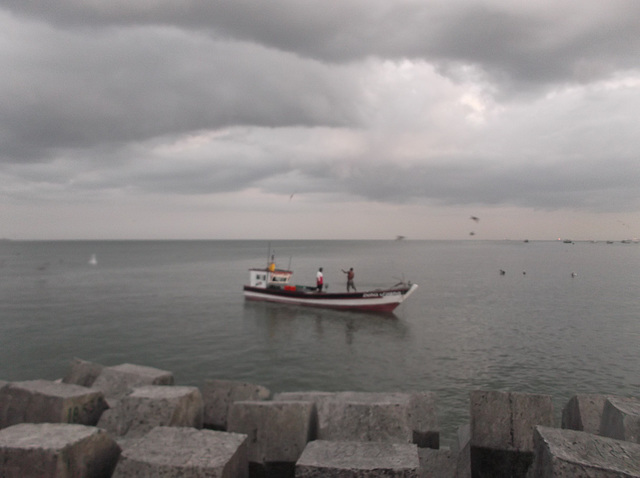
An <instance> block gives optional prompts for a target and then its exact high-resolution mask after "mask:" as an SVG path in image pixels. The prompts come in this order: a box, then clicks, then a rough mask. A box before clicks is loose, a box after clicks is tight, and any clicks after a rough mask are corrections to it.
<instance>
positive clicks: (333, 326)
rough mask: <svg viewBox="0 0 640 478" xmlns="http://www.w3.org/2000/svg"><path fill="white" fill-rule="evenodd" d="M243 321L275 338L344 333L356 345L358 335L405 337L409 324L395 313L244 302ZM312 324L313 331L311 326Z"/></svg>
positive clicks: (307, 337)
mask: <svg viewBox="0 0 640 478" xmlns="http://www.w3.org/2000/svg"><path fill="white" fill-rule="evenodd" d="M244 319H245V320H251V321H254V322H256V323H257V324H258V325H259V326H260V325H263V326H264V327H265V328H266V329H267V333H268V336H269V337H270V338H272V339H278V340H281V339H285V340H286V339H290V340H291V341H292V342H293V341H294V340H303V341H304V340H306V339H309V338H311V337H309V334H313V336H314V338H315V339H322V338H325V337H326V336H327V335H334V334H335V331H336V330H339V329H342V330H343V331H344V337H345V343H346V344H347V345H350V344H353V342H354V340H355V339H356V337H357V335H358V334H363V335H374V336H384V338H385V340H390V339H391V340H402V339H404V338H406V336H407V334H408V329H407V326H406V324H405V323H404V322H403V321H401V320H400V319H398V317H397V316H396V315H395V314H394V313H393V312H386V313H382V312H381V313H371V312H359V311H351V310H349V311H341V310H332V309H320V308H314V307H305V306H298V305H287V304H277V303H272V302H256V301H245V303H244ZM311 323H313V328H310V327H309V324H311Z"/></svg>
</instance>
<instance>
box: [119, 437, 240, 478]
mask: <svg viewBox="0 0 640 478" xmlns="http://www.w3.org/2000/svg"><path fill="white" fill-rule="evenodd" d="M246 440H247V436H246V435H241V434H238V433H226V432H218V431H212V430H196V429H195V428H175V427H157V428H154V429H153V430H151V431H150V432H149V433H147V434H146V435H145V436H144V437H142V438H139V439H137V440H135V441H133V442H131V444H130V445H129V446H126V447H125V448H124V449H123V451H122V455H121V456H120V460H119V461H118V466H117V467H116V470H115V472H114V474H113V477H114V478H133V477H143V476H147V477H169V476H180V477H182V478H201V477H205V476H211V477H217V478H247V477H248V476H249V464H248V461H247V445H246Z"/></svg>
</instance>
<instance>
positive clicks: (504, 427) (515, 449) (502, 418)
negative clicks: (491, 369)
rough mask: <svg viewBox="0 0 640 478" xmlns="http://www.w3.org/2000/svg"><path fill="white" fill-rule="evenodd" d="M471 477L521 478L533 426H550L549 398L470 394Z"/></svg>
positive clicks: (530, 455)
mask: <svg viewBox="0 0 640 478" xmlns="http://www.w3.org/2000/svg"><path fill="white" fill-rule="evenodd" d="M470 402H471V404H470V409H471V410H470V411H471V449H470V451H471V476H473V477H485V476H487V477H500V476H505V477H506V476H508V477H519V476H525V475H526V473H527V470H528V468H529V466H530V465H531V463H532V461H533V450H534V447H533V430H534V428H535V427H536V425H543V426H554V417H553V403H552V400H551V396H549V395H533V394H524V393H512V392H500V391H474V392H471V400H470Z"/></svg>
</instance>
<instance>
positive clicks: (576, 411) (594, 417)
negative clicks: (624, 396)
mask: <svg viewBox="0 0 640 478" xmlns="http://www.w3.org/2000/svg"><path fill="white" fill-rule="evenodd" d="M606 400H607V396H606V395H595V394H592V395H591V394H581V395H574V396H573V397H571V399H569V401H568V402H567V404H566V405H565V407H564V408H563V409H562V423H561V427H562V428H566V429H569V430H577V431H583V432H588V433H594V434H598V433H599V432H600V421H601V420H602V411H603V410H604V402H606Z"/></svg>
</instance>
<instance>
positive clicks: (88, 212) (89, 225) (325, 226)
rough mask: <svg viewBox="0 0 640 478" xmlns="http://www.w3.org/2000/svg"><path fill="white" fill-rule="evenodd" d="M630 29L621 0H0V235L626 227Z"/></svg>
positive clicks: (638, 105)
mask: <svg viewBox="0 0 640 478" xmlns="http://www.w3.org/2000/svg"><path fill="white" fill-rule="evenodd" d="M638 25H640V2H639V1H637V0H607V1H606V2H603V1H602V0H575V1H562V0H561V1H558V0H549V1H546V0H545V1H538V0H536V1H530V2H514V1H512V0H491V1H483V2H479V1H476V0H473V1H472V0H468V1H466V0H394V1H389V0H341V1H339V2H327V1H326V0H269V1H264V0H232V1H231V0H110V1H102V0H56V1H55V2H52V1H51V0H0V98H1V100H2V101H1V103H0V105H1V106H0V237H7V238H12V239H118V238H122V239H228V238H231V239H233V238H248V239H393V238H395V237H396V235H404V236H407V237H408V238H409V239H503V238H509V239H517V240H521V239H525V238H527V239H555V238H558V237H563V238H571V239H597V240H602V239H612V240H621V239H629V238H634V237H638V236H640V28H639V27H638ZM471 216H476V217H478V218H479V219H480V220H479V221H474V220H471V219H470V217H471ZM471 233H473V234H474V235H471Z"/></svg>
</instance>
